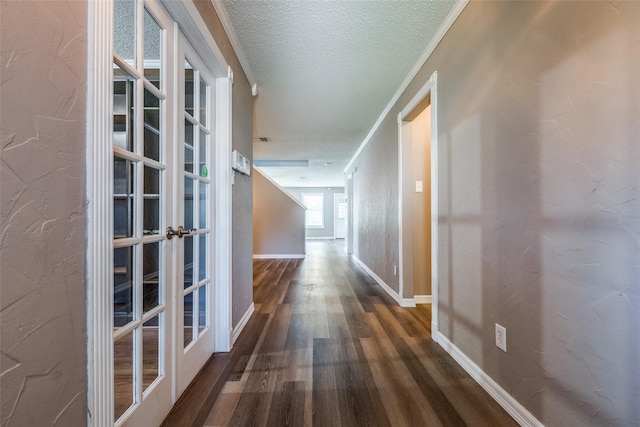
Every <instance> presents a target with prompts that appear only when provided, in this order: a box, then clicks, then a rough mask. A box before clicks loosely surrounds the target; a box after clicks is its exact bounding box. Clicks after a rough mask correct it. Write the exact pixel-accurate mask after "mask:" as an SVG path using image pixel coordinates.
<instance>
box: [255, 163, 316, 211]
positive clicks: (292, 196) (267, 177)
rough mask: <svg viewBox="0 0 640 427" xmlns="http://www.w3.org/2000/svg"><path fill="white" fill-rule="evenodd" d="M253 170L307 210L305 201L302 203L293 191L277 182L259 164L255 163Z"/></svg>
mask: <svg viewBox="0 0 640 427" xmlns="http://www.w3.org/2000/svg"><path fill="white" fill-rule="evenodd" d="M253 170H254V171H256V172H258V173H259V174H260V175H261V176H262V177H264V179H266V180H267V181H269V182H270V183H271V184H273V185H275V186H276V188H278V189H280V191H282V192H283V193H284V194H285V195H286V196H287V197H289V198H290V199H291V200H293V201H294V202H296V204H297V205H300V207H301V208H302V209H304V210H307V207H306V206H305V205H304V203H302V202H301V201H300V200H298V199H296V198H295V196H294V195H293V194H291V193H289V192H288V191H287V190H285V189H284V188H283V187H281V186H280V184H278V183H277V182H275V181H274V180H273V179H271V178H270V177H269V176H268V175H267V174H266V173H264V172H263V171H262V169H260V168H259V167H258V166H256V165H253Z"/></svg>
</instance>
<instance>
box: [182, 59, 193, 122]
mask: <svg viewBox="0 0 640 427" xmlns="http://www.w3.org/2000/svg"><path fill="white" fill-rule="evenodd" d="M194 75H195V72H194V70H193V67H192V66H191V64H189V61H184V110H185V111H186V112H187V113H189V114H190V115H191V116H193V115H194V114H193V102H194V94H193V92H194V84H193V79H194Z"/></svg>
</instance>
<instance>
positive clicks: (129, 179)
mask: <svg viewBox="0 0 640 427" xmlns="http://www.w3.org/2000/svg"><path fill="white" fill-rule="evenodd" d="M134 171H135V168H134V164H133V162H131V161H129V160H125V159H121V158H119V157H114V159H113V234H114V236H113V237H114V238H115V239H120V238H123V237H131V236H133V211H134V195H133V189H134V177H135V172H134Z"/></svg>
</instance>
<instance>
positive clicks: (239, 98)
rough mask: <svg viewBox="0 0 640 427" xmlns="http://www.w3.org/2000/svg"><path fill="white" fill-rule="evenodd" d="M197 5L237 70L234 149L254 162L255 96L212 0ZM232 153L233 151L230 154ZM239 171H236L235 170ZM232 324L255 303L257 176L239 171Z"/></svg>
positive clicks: (234, 209) (234, 219)
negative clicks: (255, 183) (254, 220)
mask: <svg viewBox="0 0 640 427" xmlns="http://www.w3.org/2000/svg"><path fill="white" fill-rule="evenodd" d="M194 4H195V5H196V8H197V9H198V11H199V12H200V15H201V16H202V19H203V20H204V21H205V23H206V24H207V27H208V29H209V31H210V32H211V35H212V36H213V38H214V40H215V41H216V44H217V45H218V47H219V48H220V50H221V51H222V54H223V55H224V58H225V60H226V61H227V63H228V64H229V66H231V69H232V70H233V76H234V79H233V88H232V96H233V99H232V103H233V106H232V112H231V113H232V120H233V123H232V149H233V150H237V151H238V152H239V153H241V154H242V155H243V156H245V157H246V158H247V159H249V161H250V162H251V163H253V96H252V94H251V85H250V83H249V80H248V79H247V77H246V76H245V74H244V71H243V70H242V66H241V65H240V61H239V60H238V58H237V56H236V54H235V51H234V50H233V46H232V45H231V42H230V41H229V37H228V36H227V34H226V33H225V31H224V28H223V26H222V23H221V22H220V18H219V17H218V15H217V13H216V11H215V9H214V7H213V4H212V3H211V1H210V0H195V1H194ZM229 155H231V154H229ZM234 173H235V172H234ZM231 235H232V246H233V247H232V279H233V283H232V288H233V289H232V305H233V307H232V325H233V327H235V326H236V325H237V324H238V322H239V321H240V320H241V319H242V318H243V316H244V315H245V314H246V313H247V311H248V310H249V309H250V307H251V304H253V177H252V176H247V175H243V174H240V173H235V184H234V185H233V190H232V231H231Z"/></svg>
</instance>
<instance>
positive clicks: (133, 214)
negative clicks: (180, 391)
mask: <svg viewBox="0 0 640 427" xmlns="http://www.w3.org/2000/svg"><path fill="white" fill-rule="evenodd" d="M157 12H158V11H156V13H157ZM164 19H165V21H164V24H163V25H160V23H159V22H158V20H157V19H156V17H154V15H153V14H152V13H151V11H150V10H149V9H148V8H147V7H146V6H145V5H144V3H143V2H142V1H136V0H116V1H115V2H114V20H115V22H114V30H115V32H114V46H113V49H114V65H113V177H114V178H113V260H114V263H113V289H112V291H113V292H112V294H113V307H112V313H113V401H114V408H113V419H114V422H115V424H116V425H124V424H129V425H134V424H136V423H137V422H138V421H136V420H137V419H139V418H138V417H142V418H143V417H144V416H145V414H144V412H145V410H146V411H147V412H148V413H154V411H157V409H158V406H157V405H158V404H162V403H164V405H167V406H169V407H170V405H171V379H170V378H167V376H168V375H167V373H168V371H169V361H170V359H169V358H168V355H170V352H168V351H167V348H168V344H169V341H170V340H169V334H168V332H169V331H168V328H167V326H168V325H169V324H170V323H169V321H170V319H168V318H167V317H168V310H167V300H168V299H169V298H167V291H168V290H169V289H170V288H169V282H170V281H169V279H168V277H169V274H168V272H169V270H168V265H169V264H170V262H168V260H170V259H171V258H170V257H171V253H170V249H169V248H168V247H167V239H166V237H165V235H164V232H163V231H162V230H163V226H164V224H165V221H166V219H167V218H168V216H170V213H169V212H168V207H169V206H170V203H169V201H168V198H169V192H168V186H167V182H168V179H169V178H168V176H167V174H168V170H169V168H168V167H167V163H166V159H167V154H166V148H165V146H164V144H165V142H166V141H167V138H166V135H167V133H168V131H167V129H168V128H169V127H168V124H167V123H165V121H166V119H165V117H166V116H165V110H167V93H166V87H167V83H166V82H165V80H164V76H163V70H164V69H165V66H164V61H163V52H164V46H163V43H162V41H163V39H164V34H165V32H166V31H167V30H166V29H167V28H170V25H169V22H170V21H168V20H167V18H166V17H165V18H164ZM140 48H141V49H140ZM151 395H153V398H150V396H151ZM147 419H152V418H147Z"/></svg>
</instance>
